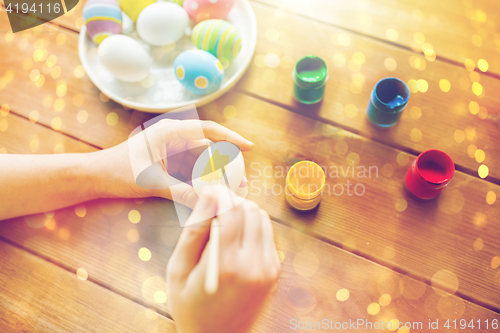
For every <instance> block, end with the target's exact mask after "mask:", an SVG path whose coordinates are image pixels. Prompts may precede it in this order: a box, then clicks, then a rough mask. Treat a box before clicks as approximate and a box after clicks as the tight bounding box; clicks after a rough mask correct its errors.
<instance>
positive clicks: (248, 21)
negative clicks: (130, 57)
mask: <svg viewBox="0 0 500 333" xmlns="http://www.w3.org/2000/svg"><path fill="white" fill-rule="evenodd" d="M226 20H227V21H229V22H231V23H232V24H233V25H234V26H235V27H236V29H237V30H238V31H239V32H240V34H241V39H242V45H241V51H240V53H239V54H238V56H237V57H236V58H235V59H234V60H233V61H232V62H231V63H230V64H229V67H228V68H226V70H225V73H224V81H223V82H222V86H221V87H220V88H219V90H217V91H215V92H213V93H211V94H209V95H203V96H200V95H195V94H193V93H190V92H189V91H187V90H186V89H184V87H183V86H182V84H181V83H180V82H179V81H178V80H177V78H176V77H175V74H174V70H173V63H174V60H175V57H176V55H178V54H179V53H180V52H182V51H185V50H189V49H195V48H196V47H195V46H194V45H193V43H192V42H191V36H190V34H191V29H190V28H188V30H189V31H188V32H187V33H186V36H184V38H183V39H181V40H180V41H178V42H177V43H175V44H174V45H168V46H163V47H154V46H150V45H148V44H146V43H145V42H143V41H141V39H140V38H139V36H138V34H137V32H136V31H135V26H134V23H133V22H132V21H131V20H130V19H129V18H128V17H127V16H126V15H123V33H124V34H125V35H128V36H131V37H133V38H135V39H137V40H138V41H139V42H140V43H141V44H142V45H143V46H144V47H145V49H146V50H147V52H149V54H150V55H151V56H152V57H153V59H154V63H153V65H152V66H151V69H150V74H149V76H148V77H147V78H146V79H144V80H142V81H140V82H137V83H126V82H122V81H120V80H117V79H115V77H114V76H113V75H111V73H110V72H109V71H108V70H106V68H104V66H103V65H102V64H101V63H100V62H99V57H98V56H97V45H96V44H95V43H94V42H93V41H92V40H91V39H90V38H89V37H88V36H87V29H86V27H85V26H83V27H82V29H81V31H80V38H79V41H78V54H79V55H80V61H81V62H82V65H83V68H84V69H85V72H86V73H87V75H88V77H89V78H90V80H91V81H92V82H93V83H94V84H95V85H96V86H97V88H99V90H101V91H102V92H103V93H104V94H105V95H107V96H108V97H109V98H111V99H112V100H114V101H115V102H117V103H120V104H122V105H124V106H126V107H129V108H132V109H136V110H141V111H147V112H155V113H162V112H166V111H169V110H173V109H177V108H180V107H183V106H186V105H190V104H196V106H202V105H205V104H207V103H210V102H211V101H213V100H215V99H216V98H218V97H220V96H221V95H223V94H224V93H226V92H227V91H228V90H229V89H231V88H232V87H233V86H234V85H235V84H236V82H238V80H239V79H240V78H241V77H242V76H243V74H244V73H245V71H246V70H247V68H248V66H249V65H250V61H251V60H252V56H253V54H254V52H255V44H256V43H257V21H256V19H255V13H254V11H253V9H252V6H251V5H250V3H249V2H248V0H235V2H234V6H233V8H232V9H231V12H230V13H229V15H228V16H227V18H226ZM193 26H194V24H191V28H192V27H193Z"/></svg>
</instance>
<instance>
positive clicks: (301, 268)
mask: <svg viewBox="0 0 500 333" xmlns="http://www.w3.org/2000/svg"><path fill="white" fill-rule="evenodd" d="M293 268H294V270H295V272H296V273H297V274H298V275H300V276H302V277H309V276H312V275H314V274H315V273H316V271H317V270H318V268H319V259H318V256H317V255H316V254H315V253H314V252H312V251H308V250H304V251H301V252H299V253H297V254H296V255H295V257H294V258H293Z"/></svg>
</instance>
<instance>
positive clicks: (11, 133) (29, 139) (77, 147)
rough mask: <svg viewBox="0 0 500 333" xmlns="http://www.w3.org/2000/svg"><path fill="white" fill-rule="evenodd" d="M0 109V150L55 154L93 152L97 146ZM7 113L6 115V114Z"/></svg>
mask: <svg viewBox="0 0 500 333" xmlns="http://www.w3.org/2000/svg"><path fill="white" fill-rule="evenodd" d="M3 111H4V112H3V113H2V111H0V152H2V153H16V154H53V153H55V152H56V153H77V152H81V153H83V152H91V151H95V150H96V149H97V148H95V147H92V146H90V145H88V144H87V143H85V142H82V141H78V140H76V139H73V138H71V137H68V136H66V135H64V134H62V133H59V132H56V131H53V130H51V129H49V128H47V127H45V126H42V125H40V124H34V123H32V122H30V121H29V120H28V119H26V118H23V117H20V116H19V115H17V114H14V113H11V112H9V113H6V111H5V110H3ZM4 115H5V116H4Z"/></svg>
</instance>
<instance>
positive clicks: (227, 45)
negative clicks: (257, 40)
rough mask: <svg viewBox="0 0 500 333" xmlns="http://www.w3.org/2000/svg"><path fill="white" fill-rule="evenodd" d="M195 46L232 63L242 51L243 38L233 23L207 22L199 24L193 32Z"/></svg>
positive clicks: (221, 21) (222, 21)
mask: <svg viewBox="0 0 500 333" xmlns="http://www.w3.org/2000/svg"><path fill="white" fill-rule="evenodd" d="M191 38H192V40H193V44H194V45H196V47H197V48H199V49H201V50H205V51H208V52H210V53H212V54H213V55H214V56H216V57H217V58H219V60H221V61H230V60H232V59H234V58H236V56H237V55H238V53H239V52H240V51H241V36H240V33H239V32H238V30H236V28H235V27H234V25H232V24H231V23H229V22H227V21H224V20H207V21H203V22H201V23H198V24H197V25H196V26H195V27H194V29H193V32H192V35H191Z"/></svg>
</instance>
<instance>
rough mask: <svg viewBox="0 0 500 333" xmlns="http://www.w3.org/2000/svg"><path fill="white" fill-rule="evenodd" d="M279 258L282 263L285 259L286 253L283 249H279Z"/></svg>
mask: <svg viewBox="0 0 500 333" xmlns="http://www.w3.org/2000/svg"><path fill="white" fill-rule="evenodd" d="M278 259H279V261H280V262H281V263H282V262H283V261H284V260H285V253H284V252H283V251H280V250H278Z"/></svg>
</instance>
